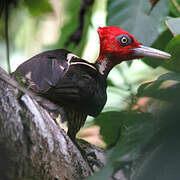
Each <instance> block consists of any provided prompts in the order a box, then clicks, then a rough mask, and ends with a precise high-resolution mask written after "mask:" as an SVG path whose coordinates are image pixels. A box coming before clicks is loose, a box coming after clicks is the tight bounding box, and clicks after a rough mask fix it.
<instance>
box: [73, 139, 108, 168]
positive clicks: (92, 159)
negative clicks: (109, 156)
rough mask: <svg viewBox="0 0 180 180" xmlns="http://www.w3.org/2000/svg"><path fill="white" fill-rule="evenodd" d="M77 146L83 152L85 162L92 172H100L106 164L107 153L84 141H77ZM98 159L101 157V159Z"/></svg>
mask: <svg viewBox="0 0 180 180" xmlns="http://www.w3.org/2000/svg"><path fill="white" fill-rule="evenodd" d="M76 146H77V148H78V149H79V151H80V152H81V155H82V156H83V158H84V160H85V161H87V163H88V164H89V167H90V168H91V170H92V172H95V171H98V170H99V169H100V168H102V167H103V166H104V164H105V152H104V150H102V149H101V148H99V147H96V146H94V145H92V144H90V143H88V142H86V141H84V140H82V139H78V140H76ZM97 157H100V158H99V159H98V158H97Z"/></svg>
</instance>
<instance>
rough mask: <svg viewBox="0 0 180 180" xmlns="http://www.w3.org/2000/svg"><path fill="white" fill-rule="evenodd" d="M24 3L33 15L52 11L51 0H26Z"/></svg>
mask: <svg viewBox="0 0 180 180" xmlns="http://www.w3.org/2000/svg"><path fill="white" fill-rule="evenodd" d="M24 3H25V5H26V6H27V8H28V10H29V12H30V14H31V15H32V16H40V15H42V14H45V13H49V12H51V11H52V7H51V5H50V3H49V0H40V1H36V0H24Z"/></svg>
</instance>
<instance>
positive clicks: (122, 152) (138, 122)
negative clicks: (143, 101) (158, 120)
mask: <svg viewBox="0 0 180 180" xmlns="http://www.w3.org/2000/svg"><path fill="white" fill-rule="evenodd" d="M113 114H115V115H114V116H115V117H116V120H117V121H118V122H116V123H115V122H114V121H112V120H113V119H114V116H113ZM105 115H108V116H109V118H108V120H109V127H108V125H105V126H104V125H103V124H102V123H100V124H101V125H102V126H101V128H103V129H104V130H103V131H101V133H102V135H105V134H106V133H110V136H111V135H112V134H111V133H112V132H111V131H116V132H117V129H118V126H119V127H121V131H120V132H121V136H120V138H119V140H118V141H117V144H116V146H114V147H113V148H112V149H111V150H109V151H108V152H107V165H106V166H105V167H104V168H103V169H102V170H101V171H100V172H98V173H97V174H95V176H94V177H91V178H90V179H89V180H106V179H107V180H108V179H109V178H110V177H111V175H112V174H113V172H114V171H115V170H116V169H119V168H121V167H122V166H123V165H125V164H127V163H130V162H132V161H134V160H135V159H137V158H138V157H139V156H140V154H141V151H142V149H143V148H144V147H145V145H146V144H147V143H148V141H149V140H150V138H151V137H152V135H153V134H154V131H153V129H154V125H153V118H152V116H151V115H150V114H148V113H140V112H136V111H128V112H108V113H106V114H104V118H105ZM111 117H112V118H111ZM118 117H119V118H118ZM105 119H106V118H105ZM103 120H104V119H103ZM105 121H107V120H105ZM106 123H107V122H105V124H106ZM114 123H115V124H116V126H117V127H115V125H113V129H112V125H111V124H114ZM118 124H119V125H118ZM105 128H106V131H105ZM110 129H111V130H110ZM108 135H109V134H107V135H106V136H108ZM107 138H108V137H107ZM114 138H116V137H114Z"/></svg>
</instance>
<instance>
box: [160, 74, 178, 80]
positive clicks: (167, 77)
mask: <svg viewBox="0 0 180 180" xmlns="http://www.w3.org/2000/svg"><path fill="white" fill-rule="evenodd" d="M157 80H158V81H165V80H174V81H180V73H177V72H169V73H166V74H163V75H161V76H159V78H158V79H157Z"/></svg>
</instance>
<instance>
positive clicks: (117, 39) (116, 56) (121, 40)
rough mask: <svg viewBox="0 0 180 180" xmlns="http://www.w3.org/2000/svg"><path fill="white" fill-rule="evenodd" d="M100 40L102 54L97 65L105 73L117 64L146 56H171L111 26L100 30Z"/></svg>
mask: <svg viewBox="0 0 180 180" xmlns="http://www.w3.org/2000/svg"><path fill="white" fill-rule="evenodd" d="M98 33H99V38H100V54H99V57H98V59H97V61H96V62H97V63H98V64H99V65H101V66H102V64H103V65H104V66H105V67H103V68H102V67H101V69H103V72H104V71H106V69H107V71H109V70H110V69H111V68H112V67H113V66H115V65H116V64H119V63H121V62H122V61H128V60H132V59H137V58H141V57H145V56H150V57H158V58H169V57H170V54H168V53H164V52H162V51H159V50H156V49H153V48H149V47H145V46H143V45H141V43H140V42H138V41H137V40H136V39H135V38H134V37H133V36H132V35H131V34H129V33H128V32H126V31H125V30H123V29H121V28H119V27H114V26H109V27H103V28H101V27H99V28H98Z"/></svg>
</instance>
